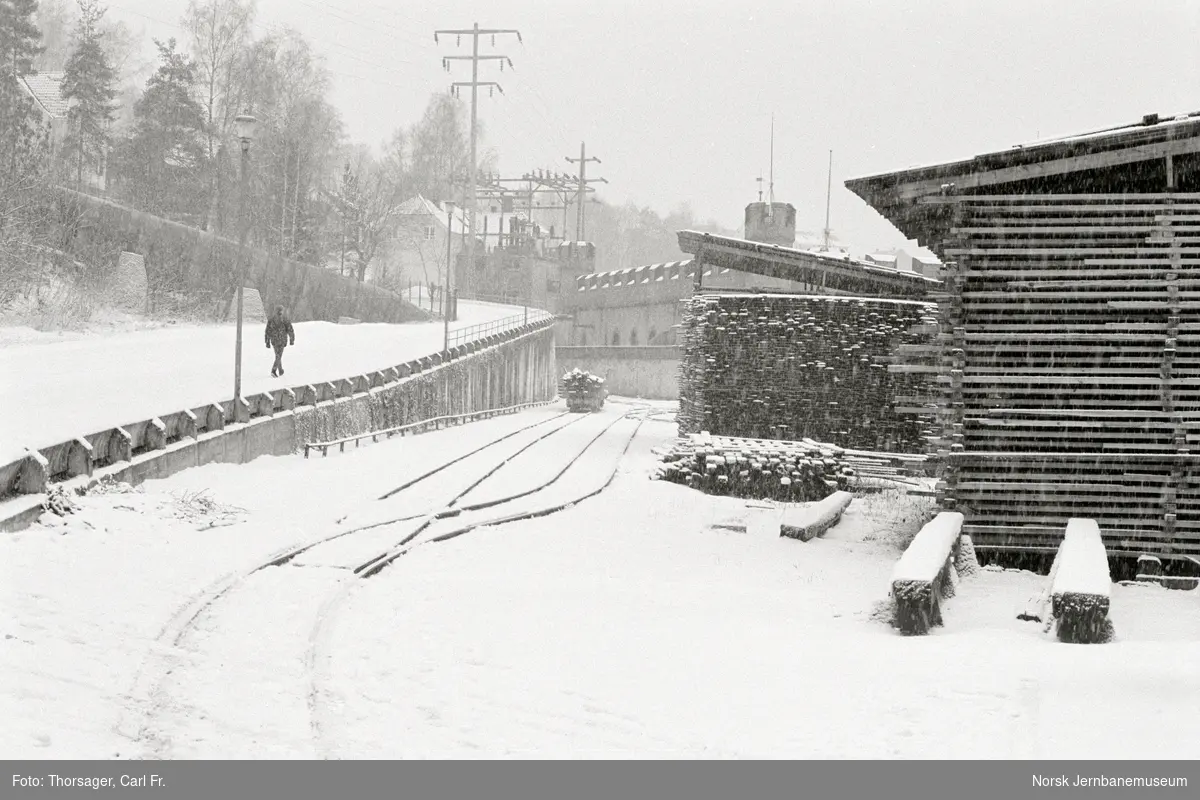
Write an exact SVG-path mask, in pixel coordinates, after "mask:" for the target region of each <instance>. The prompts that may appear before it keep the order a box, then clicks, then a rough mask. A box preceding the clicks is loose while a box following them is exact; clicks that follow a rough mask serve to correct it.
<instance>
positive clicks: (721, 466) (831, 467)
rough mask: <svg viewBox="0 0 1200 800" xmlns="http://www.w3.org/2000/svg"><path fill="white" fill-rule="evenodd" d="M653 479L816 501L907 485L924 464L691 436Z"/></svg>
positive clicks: (819, 446) (804, 443)
mask: <svg viewBox="0 0 1200 800" xmlns="http://www.w3.org/2000/svg"><path fill="white" fill-rule="evenodd" d="M661 460H662V463H661V464H660V466H659V467H658V469H657V470H656V471H655V473H654V477H655V478H661V479H663V480H668V481H672V482H674V483H683V484H687V485H689V486H693V487H695V488H697V489H700V490H702V491H704V492H707V493H709V494H730V495H734V496H736V497H746V498H756V499H763V500H765V499H774V500H781V501H785V502H794V503H795V502H808V501H810V500H820V499H822V498H824V497H826V496H828V495H829V494H830V493H831V492H835V491H842V490H845V489H859V488H877V487H878V486H879V485H880V484H882V483H886V484H888V485H894V484H899V483H911V481H910V480H909V478H910V476H911V475H913V474H914V473H917V472H920V471H921V469H922V468H923V467H924V459H923V458H921V457H915V456H903V455H897V454H894V453H868V452H863V451H860V450H846V449H844V448H841V447H838V446H836V445H832V444H826V443H824V442H816V441H813V440H812V439H804V440H801V441H797V442H783V441H773V440H767V439H745V438H737V437H731V436H713V435H712V434H710V433H707V432H705V433H693V434H689V435H687V436H683V437H681V438H679V439H678V440H676V441H675V443H674V444H673V445H672V447H671V448H670V449H669V450H668V451H667V452H666V453H665V454H664V455H663V456H662V459H661Z"/></svg>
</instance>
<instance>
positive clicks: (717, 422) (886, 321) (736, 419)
mask: <svg viewBox="0 0 1200 800" xmlns="http://www.w3.org/2000/svg"><path fill="white" fill-rule="evenodd" d="M935 330H936V314H935V307H934V306H933V305H932V304H929V303H918V302H912V301H902V300H888V299H880V298H845V297H817V296H792V295H697V296H694V297H692V298H691V299H690V300H688V301H685V309H684V315H683V324H682V344H683V354H682V358H681V364H680V381H679V388H680V411H679V416H678V420H679V426H680V432H681V433H695V432H699V431H711V432H712V433H713V434H717V435H725V436H739V437H749V438H769V439H779V440H799V439H802V438H805V437H811V438H815V439H819V440H822V441H827V442H835V443H837V444H838V445H841V446H843V447H855V448H862V449H867V450H886V451H891V452H905V453H920V452H924V451H925V450H926V442H925V438H926V437H927V436H928V434H929V433H930V431H929V430H928V425H927V424H926V423H924V422H923V421H922V420H921V419H919V418H917V417H914V416H913V415H911V414H903V413H897V411H896V409H895V408H894V406H895V404H896V398H897V397H898V396H919V395H923V394H928V392H927V391H926V388H925V387H926V386H928V385H929V384H931V382H932V379H933V378H934V377H935V376H934V375H932V374H930V373H934V372H936V368H928V369H914V370H907V371H903V370H902V371H901V372H900V373H899V374H894V371H892V370H890V369H889V366H890V365H891V363H892V361H893V360H894V358H895V354H896V351H897V348H898V347H900V346H902V345H921V344H923V343H929V342H930V341H931V340H932V336H933V332H934V331H935Z"/></svg>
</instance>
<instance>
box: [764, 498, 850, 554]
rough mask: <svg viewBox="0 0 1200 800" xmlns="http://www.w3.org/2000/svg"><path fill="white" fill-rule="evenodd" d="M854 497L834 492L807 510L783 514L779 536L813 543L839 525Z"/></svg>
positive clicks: (800, 509)
mask: <svg viewBox="0 0 1200 800" xmlns="http://www.w3.org/2000/svg"><path fill="white" fill-rule="evenodd" d="M853 499H854V495H852V494H850V493H849V492H834V493H833V494H831V495H829V497H826V498H825V499H824V500H821V501H818V502H817V503H815V504H814V505H811V506H808V507H806V508H789V509H787V510H786V511H784V512H783V522H781V523H780V525H779V535H780V536H787V537H789V538H791V539H799V540H800V541H802V542H808V541H812V540H813V539H815V538H816V537H818V536H821V535H822V534H824V533H825V531H827V530H829V529H830V528H832V527H833V526H834V525H837V524H838V522H839V521H840V520H841V519H842V514H843V513H845V511H846V507H847V506H849V505H850V501H851V500H853Z"/></svg>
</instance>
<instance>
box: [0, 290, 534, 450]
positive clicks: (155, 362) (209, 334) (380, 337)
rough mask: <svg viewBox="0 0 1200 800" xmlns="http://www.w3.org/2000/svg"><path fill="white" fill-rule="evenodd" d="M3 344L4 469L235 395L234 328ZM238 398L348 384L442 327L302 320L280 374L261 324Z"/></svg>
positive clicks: (484, 306)
mask: <svg viewBox="0 0 1200 800" xmlns="http://www.w3.org/2000/svg"><path fill="white" fill-rule="evenodd" d="M521 313H522V310H521V308H520V307H513V306H503V305H496V304H493V303H476V302H470V301H466V300H464V301H461V302H460V303H459V319H458V320H457V321H456V322H453V323H451V328H452V329H455V328H463V327H467V326H470V325H475V324H479V323H483V322H491V321H497V320H501V319H506V318H510V317H514V318H515V317H516V316H518V315H520V314H521ZM3 333H4V334H5V337H4V338H3V339H0V345H2V346H0V463H6V462H8V461H10V460H11V459H13V458H16V457H18V456H19V455H20V454H21V453H22V448H24V447H31V448H39V447H47V446H49V445H52V444H57V443H59V442H62V441H66V440H68V439H71V438H73V437H75V436H84V435H87V434H90V433H95V432H97V431H100V430H104V429H105V428H111V427H113V426H114V425H123V424H126V423H130V422H136V421H139V420H143V419H147V418H149V417H153V416H155V415H157V414H168V413H172V412H175V411H179V410H180V409H183V408H193V407H196V406H200V405H203V404H205V403H212V402H217V401H220V400H223V399H228V398H229V397H232V396H233V360H234V358H233V357H234V345H235V342H236V334H235V326H233V325H206V326H196V325H187V326H169V327H161V328H156V329H152V330H133V331H121V332H115V333H111V334H107V335H97V334H94V333H93V334H92V335H87V336H82V335H79V334H69V335H59V334H38V333H37V332H35V331H32V330H30V329H12V328H9V329H3ZM243 336H244V341H243V345H242V346H243V351H242V392H243V395H244V396H245V395H252V394H255V393H257V392H262V391H266V390H269V389H276V388H280V387H285V386H301V385H304V384H308V383H317V382H321V381H329V380H335V379H338V378H346V377H349V376H351V375H355V374H362V373H365V372H370V371H373V370H379V369H384V368H387V367H392V366H395V365H397V364H400V363H403V362H405V361H408V360H410V359H413V358H419V357H421V356H425V355H429V354H430V353H435V352H437V351H439V350H441V348H442V342H443V323H442V322H440V321H437V322H426V323H410V324H405V325H384V324H373V325H366V324H364V325H336V324H333V323H329V322H301V323H297V324H296V346H295V347H289V348H288V349H287V351H286V352H285V353H284V367H285V369H286V370H287V371H286V374H285V375H284V377H282V378H272V377H271V364H272V362H273V361H274V358H275V356H274V353H273V352H272V351H271V350H269V349H266V348H265V346H264V342H263V325H262V324H261V323H259V324H250V325H247V326H246V328H245V329H244V333H243Z"/></svg>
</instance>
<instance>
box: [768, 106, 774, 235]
mask: <svg viewBox="0 0 1200 800" xmlns="http://www.w3.org/2000/svg"><path fill="white" fill-rule="evenodd" d="M767 198H768V200H769V201H770V203H771V205H770V206H768V211H767V213H768V214H770V215H771V216H774V215H775V114H774V113H772V114H771V182H770V184H768V189H767Z"/></svg>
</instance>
